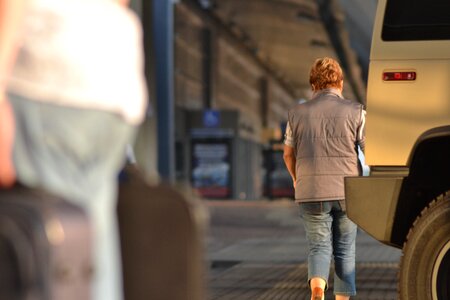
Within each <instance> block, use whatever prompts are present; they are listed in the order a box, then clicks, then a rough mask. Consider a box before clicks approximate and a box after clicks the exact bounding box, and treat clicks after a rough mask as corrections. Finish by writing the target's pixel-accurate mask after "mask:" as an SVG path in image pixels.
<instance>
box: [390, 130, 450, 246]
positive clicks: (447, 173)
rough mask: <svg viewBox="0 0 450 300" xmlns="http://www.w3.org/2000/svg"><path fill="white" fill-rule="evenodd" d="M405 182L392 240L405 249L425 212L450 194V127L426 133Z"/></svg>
mask: <svg viewBox="0 0 450 300" xmlns="http://www.w3.org/2000/svg"><path fill="white" fill-rule="evenodd" d="M408 167H409V175H408V177H406V178H405V180H404V182H403V186H402V190H401V192H400V197H399V201H398V204H397V209H396V214H395V221H394V225H393V232H392V239H393V241H394V243H395V244H398V245H403V243H404V242H405V241H406V236H407V234H408V231H409V228H411V226H412V224H413V223H414V221H415V219H416V218H417V217H418V216H419V215H420V213H421V211H422V210H423V209H424V208H425V207H426V206H427V205H428V204H429V203H430V202H431V201H433V199H435V198H436V197H438V196H439V195H441V194H443V193H445V192H447V191H449V190H450V126H442V127H436V128H433V129H430V130H428V131H426V132H424V133H423V134H422V135H421V136H420V137H419V138H418V139H417V141H416V143H415V145H414V147H413V149H412V151H411V154H410V156H409V159H408Z"/></svg>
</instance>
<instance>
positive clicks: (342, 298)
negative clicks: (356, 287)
mask: <svg viewBox="0 0 450 300" xmlns="http://www.w3.org/2000/svg"><path fill="white" fill-rule="evenodd" d="M349 299H350V296H344V295H336V300H349Z"/></svg>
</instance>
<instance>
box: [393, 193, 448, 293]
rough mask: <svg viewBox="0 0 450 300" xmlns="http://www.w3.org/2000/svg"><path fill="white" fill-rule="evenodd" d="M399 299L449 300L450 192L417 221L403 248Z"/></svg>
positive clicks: (430, 206)
mask: <svg viewBox="0 0 450 300" xmlns="http://www.w3.org/2000/svg"><path fill="white" fill-rule="evenodd" d="M398 287H399V296H400V297H399V299H401V300H448V299H450V191H449V192H447V193H445V194H443V195H441V196H439V197H438V198H437V199H435V200H434V201H433V202H431V203H430V204H429V206H428V207H426V208H425V209H424V210H423V211H422V212H421V214H420V216H419V217H418V218H417V219H416V221H415V222H414V224H413V227H412V228H411V229H410V231H409V233H408V236H407V240H406V243H405V245H404V247H403V256H402V259H401V262H400V270H399V284H398Z"/></svg>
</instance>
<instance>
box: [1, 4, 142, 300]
mask: <svg viewBox="0 0 450 300" xmlns="http://www.w3.org/2000/svg"><path fill="white" fill-rule="evenodd" d="M126 2H127V1H126V0H0V101H1V102H0V142H1V145H0V148H1V150H0V185H3V186H8V185H11V184H12V183H13V182H14V178H16V180H17V181H18V182H20V183H22V184H24V185H26V186H29V187H38V188H43V189H45V190H47V191H49V192H52V193H54V194H56V195H59V196H62V197H63V198H65V199H66V200H68V201H71V202H73V203H75V204H77V205H79V206H81V207H82V208H84V209H85V210H86V211H87V213H88V214H89V216H90V217H91V220H92V222H93V225H94V231H95V236H94V237H95V238H94V243H95V249H94V253H95V258H94V261H95V270H94V281H93V295H92V299H96V300H119V299H122V280H121V279H122V278H121V268H120V255H119V254H120V253H119V243H118V233H117V224H116V189H117V184H116V181H117V180H116V178H117V173H118V171H119V170H120V169H121V167H122V165H123V162H124V159H125V147H126V145H127V144H129V143H132V142H133V139H134V136H135V131H136V127H137V125H138V124H140V123H141V121H142V120H143V117H144V111H145V108H146V90H145V80H144V75H143V55H142V45H141V39H142V37H141V29H140V22H139V20H138V19H137V17H136V16H135V15H134V14H132V13H131V12H130V11H129V10H128V9H127V8H126V7H125V6H126V4H127V3H126Z"/></svg>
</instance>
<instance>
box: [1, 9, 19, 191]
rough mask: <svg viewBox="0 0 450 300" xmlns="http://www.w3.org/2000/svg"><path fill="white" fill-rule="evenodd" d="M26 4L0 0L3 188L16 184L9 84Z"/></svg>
mask: <svg viewBox="0 0 450 300" xmlns="http://www.w3.org/2000/svg"><path fill="white" fill-rule="evenodd" d="M24 9H25V0H0V186H11V185H12V184H13V183H14V181H15V170H14V167H13V162H12V148H13V142H14V127H15V126H14V114H13V110H12V107H11V104H10V103H9V102H8V101H6V100H7V99H6V84H7V79H8V77H9V75H10V73H11V69H12V67H13V65H14V62H15V60H16V56H17V52H18V49H19V43H20V37H21V31H22V28H21V26H22V22H23V16H24Z"/></svg>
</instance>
